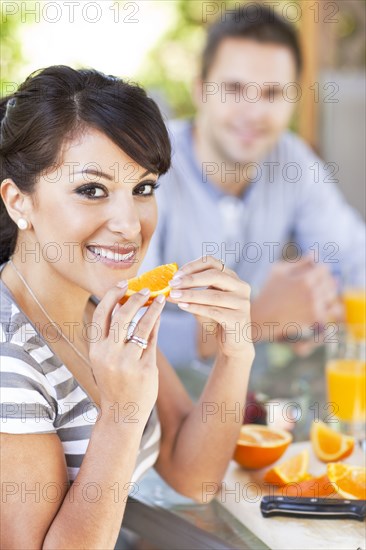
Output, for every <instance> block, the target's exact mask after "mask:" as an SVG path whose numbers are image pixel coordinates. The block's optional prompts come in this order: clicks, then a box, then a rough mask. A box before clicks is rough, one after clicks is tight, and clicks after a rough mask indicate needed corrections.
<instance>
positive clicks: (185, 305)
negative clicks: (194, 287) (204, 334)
mask: <svg viewBox="0 0 366 550" xmlns="http://www.w3.org/2000/svg"><path fill="white" fill-rule="evenodd" d="M177 306H178V307H182V308H184V309H185V308H187V307H189V304H187V303H186V302H180V303H179V304H177Z"/></svg>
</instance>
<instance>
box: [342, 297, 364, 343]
mask: <svg viewBox="0 0 366 550" xmlns="http://www.w3.org/2000/svg"><path fill="white" fill-rule="evenodd" d="M343 304H344V310H345V323H346V326H347V330H348V332H349V334H350V335H351V336H352V337H353V338H354V339H355V340H358V341H359V340H366V289H364V288H352V287H346V288H345V289H344V290H343Z"/></svg>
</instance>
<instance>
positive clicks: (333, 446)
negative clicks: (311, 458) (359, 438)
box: [310, 422, 355, 462]
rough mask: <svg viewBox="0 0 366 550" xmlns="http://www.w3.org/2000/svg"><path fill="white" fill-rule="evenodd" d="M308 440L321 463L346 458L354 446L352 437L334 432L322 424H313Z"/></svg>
mask: <svg viewBox="0 0 366 550" xmlns="http://www.w3.org/2000/svg"><path fill="white" fill-rule="evenodd" d="M310 439H311V443H312V446H313V450H314V453H315V454H316V456H317V457H318V458H319V460H322V461H323V462H335V461H336V460H340V459H342V458H346V457H347V456H349V455H350V454H351V453H352V451H353V449H354V446H355V440H354V438H353V437H350V436H348V435H343V434H340V433H337V432H335V431H334V430H332V429H330V428H329V427H328V426H327V425H326V424H324V422H313V424H312V426H311V430H310Z"/></svg>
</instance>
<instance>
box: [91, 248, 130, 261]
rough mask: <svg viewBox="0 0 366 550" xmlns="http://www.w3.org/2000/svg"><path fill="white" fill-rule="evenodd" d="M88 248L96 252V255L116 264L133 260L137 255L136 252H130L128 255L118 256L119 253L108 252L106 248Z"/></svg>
mask: <svg viewBox="0 0 366 550" xmlns="http://www.w3.org/2000/svg"><path fill="white" fill-rule="evenodd" d="M88 248H89V250H91V251H92V252H94V254H97V255H98V256H102V258H108V260H113V261H114V262H125V261H126V260H129V259H130V258H132V256H133V255H134V253H135V252H134V250H132V251H131V252H128V253H127V254H118V252H113V251H112V250H107V249H106V248H100V247H96V246H89V247H88Z"/></svg>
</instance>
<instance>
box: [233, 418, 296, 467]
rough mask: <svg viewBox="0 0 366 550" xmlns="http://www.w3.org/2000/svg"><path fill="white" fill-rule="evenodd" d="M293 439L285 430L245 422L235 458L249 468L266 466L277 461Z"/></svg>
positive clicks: (241, 464)
mask: <svg viewBox="0 0 366 550" xmlns="http://www.w3.org/2000/svg"><path fill="white" fill-rule="evenodd" d="M291 441H292V435H291V434H289V433H288V432H286V431H285V430H276V429H274V428H269V427H268V426H260V425H258V424H244V426H242V427H241V430H240V437H239V440H238V442H237V445H236V449H235V453H234V460H235V461H236V462H238V464H240V466H243V468H247V469H248V470H256V469H259V468H264V467H265V466H269V465H270V464H273V462H276V460H278V459H279V458H280V457H281V456H282V455H283V453H284V452H285V450H286V449H287V447H288V446H289V444H290V443H291Z"/></svg>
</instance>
